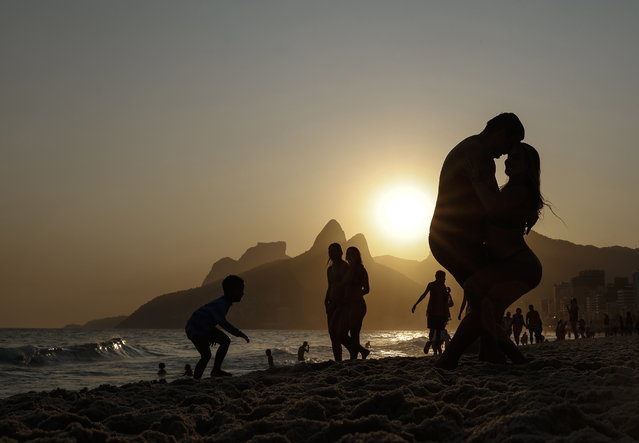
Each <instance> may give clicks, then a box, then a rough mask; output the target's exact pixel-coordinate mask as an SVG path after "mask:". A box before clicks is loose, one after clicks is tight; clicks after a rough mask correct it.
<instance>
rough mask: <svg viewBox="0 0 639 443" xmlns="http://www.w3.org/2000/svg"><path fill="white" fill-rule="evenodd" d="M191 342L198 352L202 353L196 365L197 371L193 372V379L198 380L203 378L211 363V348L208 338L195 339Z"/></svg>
mask: <svg viewBox="0 0 639 443" xmlns="http://www.w3.org/2000/svg"><path fill="white" fill-rule="evenodd" d="M191 341H192V342H193V344H194V345H195V349H197V352H199V353H200V360H199V361H198V362H197V364H196V365H195V370H194V371H193V378H194V379H196V380H197V379H199V378H202V374H203V373H204V369H206V365H207V364H208V363H209V360H211V348H210V344H209V339H208V338H202V337H194V338H192V339H191Z"/></svg>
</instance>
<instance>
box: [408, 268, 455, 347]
mask: <svg viewBox="0 0 639 443" xmlns="http://www.w3.org/2000/svg"><path fill="white" fill-rule="evenodd" d="M445 283H446V273H445V272H444V271H442V270H439V271H437V272H435V280H434V281H432V282H430V283H428V285H427V286H426V290H425V291H424V292H423V293H422V295H420V296H419V298H418V299H417V301H416V302H415V304H414V305H413V307H412V309H411V312H412V313H413V314H414V313H415V309H416V308H417V305H418V304H419V303H420V302H421V301H422V300H423V299H424V298H425V297H426V295H428V294H429V293H430V298H429V300H428V306H427V307H426V319H427V322H428V324H427V326H428V329H429V333H428V341H427V342H426V345H425V346H424V354H428V351H429V350H430V347H431V346H432V347H433V353H434V354H435V355H438V354H441V353H442V350H441V346H442V342H443V338H444V337H443V333H442V331H443V330H444V329H445V328H446V322H447V321H448V316H449V314H450V311H449V309H448V290H447V289H448V288H447V287H446V284H445Z"/></svg>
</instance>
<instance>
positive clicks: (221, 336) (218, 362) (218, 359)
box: [211, 328, 231, 376]
mask: <svg viewBox="0 0 639 443" xmlns="http://www.w3.org/2000/svg"><path fill="white" fill-rule="evenodd" d="M211 341H213V342H214V343H217V344H218V348H217V352H216V353H215V360H214V361H213V369H212V370H211V376H213V375H215V374H218V373H222V372H223V371H222V362H223V361H224V357H226V353H227V352H228V350H229V346H230V344H231V339H230V338H229V337H228V335H226V334H225V333H224V332H222V331H220V330H219V329H217V328H213V334H212V336H211Z"/></svg>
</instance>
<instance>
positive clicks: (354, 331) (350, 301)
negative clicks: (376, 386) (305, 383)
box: [344, 246, 371, 360]
mask: <svg viewBox="0 0 639 443" xmlns="http://www.w3.org/2000/svg"><path fill="white" fill-rule="evenodd" d="M346 261H347V262H348V265H349V266H348V272H347V273H346V277H345V279H344V286H345V295H346V313H347V315H346V324H347V330H348V334H349V337H348V340H349V344H350V348H349V353H350V357H351V360H355V359H357V355H358V354H361V356H362V358H363V359H366V357H368V354H370V353H371V351H369V350H368V349H366V348H365V347H363V346H362V345H361V344H360V342H359V336H360V332H361V330H362V324H363V322H364V317H365V316H366V302H365V301H364V296H365V295H366V294H368V293H369V292H370V286H369V283H368V272H367V271H366V268H365V267H364V265H363V263H362V255H361V253H360V252H359V249H357V248H356V247H355V246H350V247H349V248H347V249H346Z"/></svg>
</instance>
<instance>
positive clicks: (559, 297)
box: [550, 281, 572, 318]
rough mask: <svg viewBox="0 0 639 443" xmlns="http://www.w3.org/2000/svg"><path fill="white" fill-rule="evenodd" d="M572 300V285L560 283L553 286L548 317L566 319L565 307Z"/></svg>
mask: <svg viewBox="0 0 639 443" xmlns="http://www.w3.org/2000/svg"><path fill="white" fill-rule="evenodd" d="M571 298H572V283H569V282H565V281H564V282H561V283H558V284H555V295H554V299H553V303H552V306H551V307H550V310H551V312H550V315H554V316H556V317H558V318H568V311H567V310H566V306H567V305H569V304H570V299H571Z"/></svg>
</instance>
